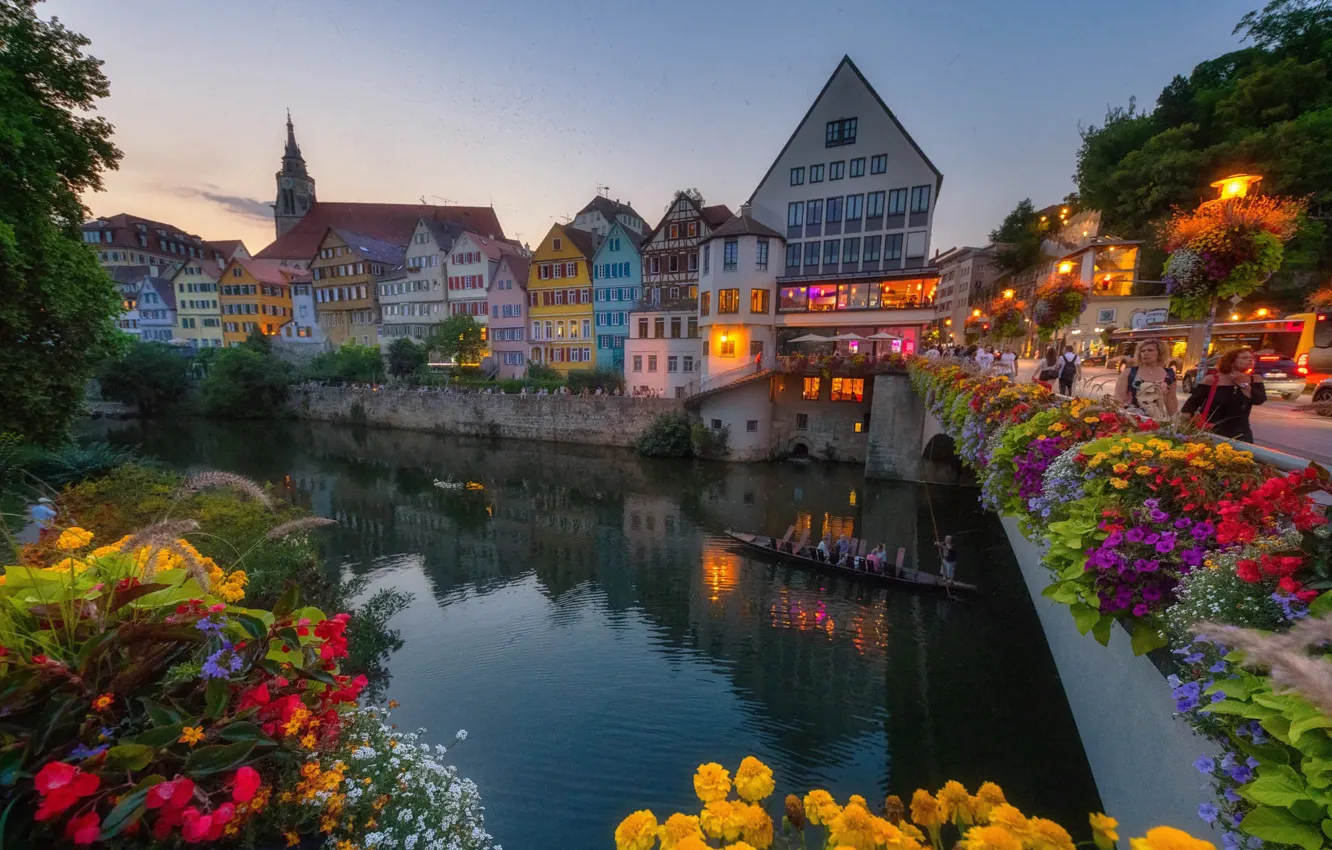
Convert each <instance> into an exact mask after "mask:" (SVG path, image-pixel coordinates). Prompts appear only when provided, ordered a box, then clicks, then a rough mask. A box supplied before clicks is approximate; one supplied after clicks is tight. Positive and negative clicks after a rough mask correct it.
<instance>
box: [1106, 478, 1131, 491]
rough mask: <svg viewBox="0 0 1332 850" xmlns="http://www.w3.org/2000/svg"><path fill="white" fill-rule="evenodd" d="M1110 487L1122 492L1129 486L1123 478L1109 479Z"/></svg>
mask: <svg viewBox="0 0 1332 850" xmlns="http://www.w3.org/2000/svg"><path fill="white" fill-rule="evenodd" d="M1110 486H1111V487H1114V488H1115V489H1116V490H1124V489H1126V488H1127V487H1128V486H1129V483H1128V482H1127V481H1125V480H1124V479H1123V478H1111V479H1110Z"/></svg>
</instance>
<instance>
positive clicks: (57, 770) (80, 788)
mask: <svg viewBox="0 0 1332 850" xmlns="http://www.w3.org/2000/svg"><path fill="white" fill-rule="evenodd" d="M34 785H36V787H37V793H38V794H41V795H42V804H41V805H40V806H39V807H38V808H37V813H36V814H35V815H33V819H34V820H49V819H50V818H53V817H55V816H56V815H58V814H60V813H61V812H63V811H65V810H66V809H68V808H69V807H70V806H72V805H74V804H75V803H77V802H78V801H79V800H81V799H83V798H84V797H87V796H89V795H91V794H95V793H97V789H98V788H100V787H101V785H102V780H101V778H100V777H98V776H97V775H95V774H92V773H84V772H83V770H82V769H81V768H78V767H75V766H74V765H72V764H65V763H64V762H60V761H53V762H47V763H46V764H45V765H44V766H43V767H42V769H41V770H39V771H38V772H37V777H36V779H35V780H34Z"/></svg>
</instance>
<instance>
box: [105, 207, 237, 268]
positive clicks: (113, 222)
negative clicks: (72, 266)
mask: <svg viewBox="0 0 1332 850" xmlns="http://www.w3.org/2000/svg"><path fill="white" fill-rule="evenodd" d="M83 230H84V231H89V230H100V231H102V232H103V233H105V232H106V231H108V230H109V231H111V241H109V242H108V241H106V240H105V239H103V240H101V241H99V242H93V243H90V244H91V245H92V247H94V248H102V247H107V246H110V247H113V248H126V249H129V250H131V251H133V252H135V253H140V252H142V253H146V254H158V255H166V256H169V257H179V261H180V262H182V263H183V262H187V261H188V260H191V259H198V258H203V259H216V258H217V254H219V253H221V250H220V249H219V248H217V247H216V245H221V244H224V243H220V242H219V243H210V242H205V241H204V240H203V239H201V238H199V237H198V236H196V235H194V234H193V233H190V232H189V231H188V230H183V229H181V228H179V227H177V226H176V225H174V224H168V223H167V222H164V221H154V220H153V219H151V218H144V217H142V216H137V215H130V214H129V213H116V214H115V215H111V216H103V217H101V218H95V219H92V220H91V221H85V222H84V223H83ZM159 230H161V231H164V232H165V234H166V235H165V236H161V235H159V234H158V233H157V231H159ZM140 233H143V234H145V235H146V236H147V242H148V244H147V245H140V244H139V234H140ZM161 239H168V240H170V241H172V242H175V243H176V244H177V245H180V246H181V247H182V248H184V247H185V246H192V247H193V248H194V249H195V253H196V254H198V255H199V257H198V258H195V257H190V255H189V253H188V252H187V251H185V250H181V251H180V252H179V253H177V252H173V251H170V250H164V249H163V248H162V246H161V244H160V240H161ZM236 241H239V240H236ZM222 259H223V260H226V259H227V257H226V256H225V255H224V256H223V257H222Z"/></svg>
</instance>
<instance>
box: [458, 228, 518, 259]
mask: <svg viewBox="0 0 1332 850" xmlns="http://www.w3.org/2000/svg"><path fill="white" fill-rule="evenodd" d="M464 235H466V236H468V237H469V241H470V242H471V243H472V244H473V245H475V246H476V247H477V248H478V249H480V251H481V253H482V254H484V255H485V256H486V258H487V259H490V260H499V259H500V258H502V257H505V256H507V255H509V254H520V253H521V252H522V249H521V248H519V247H518V246H517V245H514V244H513V243H511V242H509V241H508V240H504V241H501V240H499V239H487V238H486V237H484V236H482V235H481V234H480V233H474V232H470V231H469V232H468V233H466V234H464ZM458 238H459V239H461V238H462V235H460V236H459V237H458Z"/></svg>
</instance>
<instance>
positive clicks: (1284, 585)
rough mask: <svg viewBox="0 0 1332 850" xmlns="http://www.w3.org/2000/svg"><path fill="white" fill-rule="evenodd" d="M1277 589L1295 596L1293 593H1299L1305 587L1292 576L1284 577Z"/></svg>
mask: <svg viewBox="0 0 1332 850" xmlns="http://www.w3.org/2000/svg"><path fill="white" fill-rule="evenodd" d="M1277 587H1279V588H1281V589H1282V590H1284V591H1285V592H1286V593H1292V594H1293V593H1298V592H1299V590H1300V588H1301V587H1303V585H1302V584H1300V583H1299V582H1298V581H1296V580H1295V579H1293V578H1291V577H1290V576H1282V577H1281V581H1279V582H1277Z"/></svg>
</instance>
